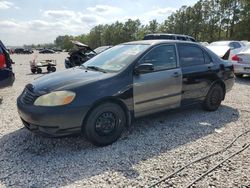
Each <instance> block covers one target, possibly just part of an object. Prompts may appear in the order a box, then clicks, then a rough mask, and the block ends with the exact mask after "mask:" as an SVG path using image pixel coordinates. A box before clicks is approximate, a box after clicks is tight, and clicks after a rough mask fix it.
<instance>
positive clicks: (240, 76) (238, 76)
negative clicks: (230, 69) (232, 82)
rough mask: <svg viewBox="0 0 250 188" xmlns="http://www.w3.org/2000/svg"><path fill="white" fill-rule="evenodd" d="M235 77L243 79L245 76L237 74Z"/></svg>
mask: <svg viewBox="0 0 250 188" xmlns="http://www.w3.org/2000/svg"><path fill="white" fill-rule="evenodd" d="M235 76H236V77H237V78H242V77H243V74H235Z"/></svg>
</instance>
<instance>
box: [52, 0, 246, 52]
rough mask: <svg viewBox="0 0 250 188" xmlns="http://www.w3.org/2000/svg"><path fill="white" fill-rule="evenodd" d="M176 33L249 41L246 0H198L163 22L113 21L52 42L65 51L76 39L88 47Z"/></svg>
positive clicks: (206, 37) (202, 37) (212, 38)
mask: <svg viewBox="0 0 250 188" xmlns="http://www.w3.org/2000/svg"><path fill="white" fill-rule="evenodd" d="M159 32H162V33H177V34H185V35H190V36H192V37H194V38H196V40H198V41H207V42H212V41H216V40H229V39H233V40H250V1H249V0H199V1H198V2H197V3H195V4H194V5H193V6H182V7H181V8H180V9H179V10H177V11H176V12H174V13H172V14H171V15H170V16H168V17H167V18H166V20H165V21H164V22H163V23H158V22H157V21H156V20H152V21H150V22H149V23H148V24H146V25H144V24H142V23H141V21H140V20H138V19H137V20H131V19H129V20H127V21H126V22H125V23H123V22H119V21H116V22H115V23H112V24H105V25H97V26H95V27H94V28H92V29H91V30H90V32H89V33H87V34H82V35H79V36H68V35H65V36H58V37H57V38H56V40H55V41H54V45H55V46H57V47H60V48H62V49H66V50H69V49H71V48H72V47H73V45H72V43H71V40H78V41H80V42H82V43H84V44H87V45H89V46H90V47H92V48H96V47H99V46H103V45H117V44H120V43H123V42H128V41H134V40H141V39H143V37H144V36H145V35H146V34H149V33H159Z"/></svg>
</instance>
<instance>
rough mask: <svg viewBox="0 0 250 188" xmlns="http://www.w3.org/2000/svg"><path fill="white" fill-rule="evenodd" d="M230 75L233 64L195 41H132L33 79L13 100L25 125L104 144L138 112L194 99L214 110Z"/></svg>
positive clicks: (229, 82)
mask: <svg viewBox="0 0 250 188" xmlns="http://www.w3.org/2000/svg"><path fill="white" fill-rule="evenodd" d="M234 79H235V78H234V74H233V67H232V65H230V64H229V63H228V62H225V61H224V60H222V59H220V58H219V57H218V56H217V55H215V54H214V53H213V52H211V51H210V50H208V49H207V48H206V47H203V46H201V45H199V44H197V43H192V42H185V41H170V40H154V41H153V40H148V41H135V42H129V43H124V44H120V45H117V46H115V47H113V48H111V49H109V50H107V51H105V52H103V53H101V54H99V55H97V56H95V57H94V58H92V59H90V60H89V61H87V62H86V63H84V65H82V66H80V67H77V68H72V69H68V70H65V71H62V72H58V73H53V74H49V75H46V76H43V77H41V78H38V79H36V80H35V81H33V82H32V83H31V84H28V85H27V86H26V87H25V88H24V91H23V92H22V94H21V95H20V96H19V97H18V99H17V106H18V112H19V115H20V117H21V120H22V122H23V124H24V125H25V127H27V129H29V130H30V131H33V132H35V133H39V134H43V135H48V136H65V135H69V134H74V133H77V132H82V134H83V135H84V136H85V137H86V138H87V139H88V140H89V141H90V142H92V143H93V144H95V145H108V144H111V143H113V142H114V141H116V140H117V139H118V138H119V137H120V135H121V134H122V131H123V130H124V128H125V127H126V126H129V125H130V124H131V122H132V120H133V119H134V118H137V117H141V116H145V115H148V114H152V113H156V112H160V111H164V110H168V109H173V108H178V107H180V106H185V105H190V104H194V103H201V104H202V106H203V108H204V109H205V110H208V111H214V110H217V109H218V108H219V106H220V104H221V101H222V100H224V98H225V94H226V92H227V91H229V90H230V89H231V88H232V86H233V84H234Z"/></svg>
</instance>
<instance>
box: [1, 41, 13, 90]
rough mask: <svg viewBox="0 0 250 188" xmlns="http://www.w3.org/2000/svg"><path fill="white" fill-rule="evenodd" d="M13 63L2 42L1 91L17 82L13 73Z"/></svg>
mask: <svg viewBox="0 0 250 188" xmlns="http://www.w3.org/2000/svg"><path fill="white" fill-rule="evenodd" d="M12 64H13V61H12V60H11V58H10V54H9V52H8V50H7V48H6V47H5V46H4V44H3V43H2V41H1V40H0V89H1V88H4V87H8V86H12V84H13V82H14V80H15V74H14V73H13V71H12Z"/></svg>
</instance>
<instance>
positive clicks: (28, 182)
mask: <svg viewBox="0 0 250 188" xmlns="http://www.w3.org/2000/svg"><path fill="white" fill-rule="evenodd" d="M66 56H67V54H66V53H60V54H53V55H39V56H38V58H41V59H48V58H54V59H56V60H57V62H58V66H57V68H58V70H63V69H64V64H63V62H64V59H65V57H66ZM33 58H34V55H12V59H13V61H14V62H16V64H15V65H14V72H15V73H16V82H15V83H14V86H13V87H11V88H5V89H2V90H1V93H0V95H1V96H2V97H3V103H2V104H1V105H0V115H1V118H0V187H10V186H13V187H59V186H65V187H76V186H79V187H97V186H98V187H145V186H149V185H151V184H152V183H154V182H156V181H157V180H159V179H160V178H161V177H163V176H164V175H167V174H170V173H172V172H173V171H175V170H176V169H178V168H180V167H182V166H183V165H185V164H187V163H189V162H190V161H192V160H194V159H196V158H199V157H201V156H205V155H206V154H209V153H211V152H214V151H217V150H219V149H222V148H223V147H225V146H226V145H228V144H229V143H230V142H231V141H232V140H233V139H234V138H235V137H236V136H238V135H240V134H241V133H243V132H244V131H246V130H249V129H250V123H249V122H248V121H249V120H250V102H249V91H250V78H249V77H245V78H242V79H237V80H236V84H235V86H234V87H233V90H232V91H231V92H229V93H228V94H227V96H226V99H225V101H224V102H223V104H222V106H221V107H220V108H219V110H218V111H216V112H205V111H203V110H202V109H201V108H200V107H199V106H197V107H194V108H191V109H190V108H187V109H182V110H176V111H170V112H169V111H168V112H163V113H160V114H155V115H151V116H147V117H144V118H141V119H138V120H136V121H135V122H134V123H133V127H132V131H131V132H126V133H124V135H123V136H122V138H121V139H120V140H118V141H117V142H116V143H114V144H112V145H110V146H107V147H103V148H97V147H94V146H92V145H91V144H89V143H88V142H86V141H85V140H84V139H83V138H82V137H66V138H57V139H52V138H44V137H41V136H37V135H34V134H32V133H30V132H29V131H27V130H26V129H24V128H23V125H22V123H21V121H20V119H19V116H18V114H17V108H16V98H17V97H18V95H19V94H20V93H21V92H22V90H23V88H24V86H25V85H26V84H27V83H29V82H31V81H32V80H34V79H35V78H37V77H39V76H42V75H33V74H31V73H30V68H29V61H30V60H32V59H33ZM249 137H250V133H248V134H245V135H243V136H242V137H240V138H239V139H238V140H237V141H236V142H235V143H234V144H233V145H232V147H230V148H229V149H228V150H227V151H225V152H222V153H220V154H218V155H215V156H213V157H210V158H208V159H206V160H203V161H201V162H198V163H196V164H193V165H191V166H190V167H189V168H187V169H185V170H183V171H182V172H180V173H179V174H178V175H176V176H174V177H173V178H171V179H169V180H168V181H165V182H163V183H161V184H160V185H159V186H161V187H166V186H172V187H183V186H185V185H188V184H189V183H190V182H191V181H193V180H194V179H196V178H197V177H198V176H199V175H201V174H202V173H204V172H206V171H207V170H208V169H210V168H212V167H213V166H215V165H216V164H218V163H219V162H221V161H222V160H223V159H225V158H226V157H228V156H230V155H231V154H232V153H234V152H235V151H238V150H239V149H242V147H243V146H244V145H245V144H246V143H249V141H250V139H249ZM249 159H250V149H249V148H248V149H246V150H245V151H244V152H242V153H240V154H239V155H237V156H235V157H233V158H232V159H230V160H229V161H227V162H226V163H225V164H223V165H222V166H220V167H219V168H218V169H216V170H215V171H213V172H212V173H211V174H209V175H207V176H206V177H205V178H203V179H202V180H200V181H198V183H197V184H196V185H195V187H209V186H211V187H245V188H246V187H249V186H250V173H249V172H250V160H249Z"/></svg>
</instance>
